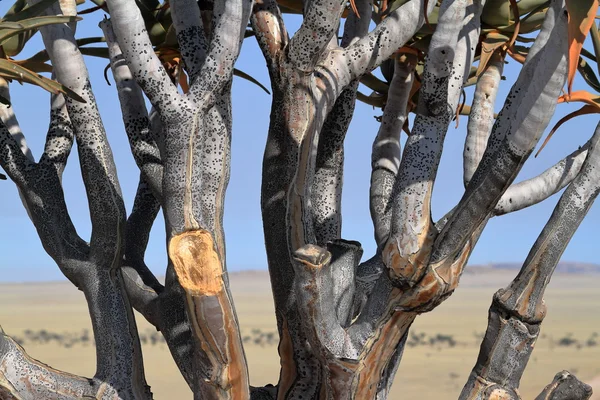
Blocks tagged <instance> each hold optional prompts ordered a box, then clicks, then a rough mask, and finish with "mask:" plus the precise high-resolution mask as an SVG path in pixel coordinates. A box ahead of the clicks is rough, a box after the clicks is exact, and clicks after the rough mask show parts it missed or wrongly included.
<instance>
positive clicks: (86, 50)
mask: <svg viewBox="0 0 600 400" xmlns="http://www.w3.org/2000/svg"><path fill="white" fill-rule="evenodd" d="M79 51H80V52H81V54H83V55H84V56H91V57H99V58H106V59H110V56H109V55H108V48H107V47H82V48H80V49H79Z"/></svg>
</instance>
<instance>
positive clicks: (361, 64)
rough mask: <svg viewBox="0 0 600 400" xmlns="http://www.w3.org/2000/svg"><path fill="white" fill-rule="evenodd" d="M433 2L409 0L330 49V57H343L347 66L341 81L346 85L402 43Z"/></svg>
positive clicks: (383, 59)
mask: <svg viewBox="0 0 600 400" xmlns="http://www.w3.org/2000/svg"><path fill="white" fill-rule="evenodd" d="M434 3H435V2H432V1H430V2H427V1H424V0H410V1H408V2H406V3H405V4H403V5H402V6H400V7H398V9H396V10H395V11H394V12H393V13H391V14H390V15H388V16H387V17H386V18H385V20H383V21H382V22H381V23H379V24H378V25H377V27H376V28H375V29H374V30H373V31H372V32H370V33H369V34H368V35H367V36H365V37H363V38H362V39H360V40H359V41H357V42H356V43H354V44H353V45H351V46H348V47H347V48H346V49H344V50H339V51H336V52H334V53H332V55H331V57H333V58H334V59H340V60H343V61H342V64H345V65H347V66H348V71H347V72H348V75H347V76H343V77H341V80H340V83H341V85H342V86H346V85H347V84H348V83H349V82H351V81H353V80H354V79H357V78H360V77H361V76H362V75H363V74H365V73H367V72H369V71H371V70H373V69H374V68H376V67H378V66H379V65H381V63H382V62H383V61H385V60H387V59H388V58H389V57H390V56H391V55H392V54H394V52H395V51H396V50H398V49H399V48H400V47H402V46H403V45H404V44H405V43H406V42H407V41H408V40H409V39H410V38H411V37H412V36H413V35H414V34H415V32H417V31H418V30H419V29H420V28H421V26H423V24H424V23H425V13H427V14H429V13H431V11H432V10H433V7H434V6H435V4H434ZM426 4H427V5H428V7H427V11H425V5H426Z"/></svg>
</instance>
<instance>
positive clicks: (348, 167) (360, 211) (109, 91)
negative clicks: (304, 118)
mask: <svg viewBox="0 0 600 400" xmlns="http://www.w3.org/2000/svg"><path fill="white" fill-rule="evenodd" d="M9 6H10V3H9V2H7V1H6V0H5V1H2V2H0V14H2V15H3V14H4V13H5V12H6V10H7V9H8V8H9ZM84 17H85V18H84V21H83V22H81V23H80V24H79V25H80V26H79V28H78V37H85V36H101V35H102V32H101V30H100V28H98V26H97V23H98V21H99V20H100V18H102V17H103V15H102V14H101V13H96V14H92V15H85V16H84ZM287 24H288V25H287V26H288V29H289V30H290V31H291V32H293V31H295V30H296V29H297V27H298V26H299V19H298V18H292V19H289V20H288V21H287ZM38 36H39V35H38ZM41 47H42V46H41V40H39V37H38V38H35V39H33V40H32V41H31V43H30V44H29V48H28V50H27V51H26V52H24V53H23V57H22V58H25V57H26V56H29V55H30V54H33V53H34V52H36V51H38V50H40V49H41ZM588 48H591V46H589V47H588ZM87 61H88V68H89V70H90V75H91V77H92V86H93V89H94V92H95V94H96V97H97V100H98V104H99V107H100V111H101V113H102V117H103V120H104V125H105V127H106V130H107V132H108V137H109V141H110V143H111V146H112V149H113V152H114V156H115V160H116V163H117V167H118V171H119V179H120V182H121V187H122V189H123V195H124V200H125V204H126V207H127V209H128V210H130V209H131V205H132V203H133V198H134V195H135V190H136V187H137V182H138V176H139V172H138V169H137V167H136V165H135V163H134V161H133V158H132V156H131V153H130V150H129V145H128V143H127V139H126V136H125V132H124V128H123V123H122V120H121V115H120V109H119V103H118V99H117V94H116V91H115V89H114V86H108V85H107V84H106V82H105V81H104V78H103V74H102V72H103V69H104V67H105V66H106V64H107V61H106V60H101V59H94V58H88V59H87ZM236 67H237V68H239V69H241V70H243V71H245V72H247V73H249V74H251V75H252V76H254V77H255V78H257V79H258V80H259V81H261V82H262V83H263V84H265V85H266V86H267V87H268V86H269V78H268V74H267V70H266V67H265V62H264V59H263V57H262V54H261V53H260V51H259V49H258V46H257V45H256V42H255V40H254V39H252V38H250V39H247V40H246V41H245V42H244V45H243V48H242V52H241V56H240V58H239V61H238V63H237V65H236ZM517 72H518V69H517V68H516V66H515V63H514V62H513V61H512V60H511V63H510V64H509V65H507V66H506V68H505V75H506V81H504V86H502V87H501V89H500V93H499V96H498V102H497V105H496V108H497V109H498V110H499V109H500V108H501V106H502V104H503V101H504V98H505V96H506V94H507V93H508V91H509V89H510V85H512V83H513V82H514V81H515V79H516V73H517ZM109 77H110V78H111V79H112V76H110V73H109ZM575 87H576V88H577V87H580V88H583V87H584V85H583V84H582V83H581V81H576V84H575ZM362 90H363V91H364V92H365V93H367V94H368V93H369V92H368V89H366V88H364V87H363V88H362ZM467 95H468V100H467V101H468V103H467V104H470V99H471V95H472V88H471V90H467ZM12 97H13V107H14V109H15V112H16V113H17V117H18V119H19V122H20V124H21V127H22V129H23V131H24V132H25V135H26V137H27V140H28V142H29V145H30V147H31V148H32V149H33V153H34V155H35V156H39V155H40V154H41V150H42V148H43V143H44V138H45V133H46V130H47V126H48V113H49V107H48V104H49V95H48V94H47V93H46V92H45V91H43V90H42V89H39V88H35V87H32V86H30V85H23V86H20V85H18V84H13V85H12ZM270 101H271V98H270V96H269V95H267V94H266V93H265V92H263V91H262V90H261V89H259V88H258V87H257V86H255V85H253V84H251V83H248V82H246V81H244V80H242V79H239V78H235V80H234V85H233V116H234V119H233V144H232V166H231V181H230V184H229V188H228V191H227V197H226V205H225V233H226V240H227V258H228V259H227V261H228V267H229V269H230V270H232V271H237V270H242V269H264V268H266V255H265V250H264V240H263V232H262V222H261V216H260V180H261V164H262V155H263V149H264V145H265V140H266V135H267V128H268V122H269V112H270ZM577 108H579V105H569V104H561V105H559V106H558V108H557V112H556V114H555V117H554V119H553V121H552V122H551V126H552V125H553V124H554V123H555V122H556V121H557V120H558V119H559V118H561V117H562V116H564V115H565V114H567V113H568V112H570V111H572V110H575V109H577ZM380 114H381V112H380V111H378V110H373V109H372V107H370V106H367V105H365V104H362V103H359V104H358V105H357V108H356V113H355V116H354V119H353V121H352V124H351V126H350V129H349V132H348V137H347V140H346V162H345V176H344V193H343V203H342V209H343V233H342V236H343V237H344V238H345V239H352V240H358V241H360V242H361V243H362V245H363V247H364V249H365V256H369V255H371V254H373V252H374V249H375V243H374V239H373V228H372V223H371V219H370V216H369V205H368V193H369V179H370V157H371V152H370V150H371V144H372V140H373V138H374V137H375V134H376V133H377V129H378V124H377V122H376V121H375V118H374V117H375V116H378V115H380ZM597 121H598V117H597V116H585V117H580V118H578V119H576V120H573V121H570V122H568V123H567V124H565V125H564V126H563V127H562V128H561V129H560V130H559V131H558V132H557V134H556V135H555V137H554V138H553V139H552V141H551V142H550V143H549V145H548V146H547V147H546V148H545V149H544V151H543V152H542V154H541V155H540V156H539V157H538V158H535V159H534V158H531V159H530V160H529V161H528V162H527V163H526V164H525V166H524V168H523V170H522V172H521V174H520V175H519V177H518V178H517V180H522V179H527V178H529V177H532V176H535V175H536V174H538V173H540V172H542V171H543V170H545V169H546V168H548V167H549V166H551V165H552V164H554V163H555V162H557V161H558V160H559V159H561V158H562V157H564V156H566V155H567V154H569V153H570V152H572V151H573V150H575V149H576V148H577V147H578V146H579V145H581V144H583V143H585V142H586V141H587V139H588V138H589V137H590V136H591V135H592V133H593V130H594V128H595V126H596V123H597ZM466 123H467V119H466V117H462V118H461V120H460V126H459V127H458V128H457V129H455V128H454V124H453V125H452V126H451V128H450V130H449V132H448V135H447V137H446V142H445V145H444V146H445V148H444V155H443V157H442V161H441V165H440V169H439V173H438V178H437V181H436V185H435V190H434V195H433V205H432V208H433V217H434V219H437V218H439V217H441V216H442V215H443V214H445V212H446V211H448V210H449V209H451V208H452V207H453V206H454V205H455V204H456V203H457V202H458V200H459V199H460V197H461V196H462V193H463V185H462V151H463V145H464V139H465V131H466ZM405 139H406V137H405V136H404V138H403V141H404V140H405ZM63 183H64V187H65V192H66V200H67V204H68V207H69V210H70V213H71V216H72V218H73V221H74V223H75V226H76V227H77V230H78V232H79V234H80V235H81V236H82V237H83V238H84V239H89V236H90V230H91V227H90V222H89V212H88V209H87V201H86V197H85V191H84V188H83V183H82V181H81V175H80V171H79V165H78V160H77V153H76V152H73V153H72V154H71V158H70V160H69V164H68V166H67V169H66V171H65V175H64V180H63ZM0 193H1V195H0V221H1V222H0V281H5V282H6V281H31V280H57V279H63V277H62V275H61V273H60V272H59V270H58V267H57V266H56V265H55V263H54V262H53V260H52V259H51V258H50V257H49V256H47V255H46V253H45V252H44V250H43V248H42V246H41V243H40V240H39V239H38V236H37V234H36V232H35V229H34V227H33V224H32V223H31V221H30V220H29V218H28V217H27V214H26V212H25V210H24V208H23V206H22V204H21V202H20V199H19V197H18V193H17V190H16V188H15V185H14V184H13V183H12V182H10V181H0ZM557 200H558V196H556V195H555V196H553V197H552V198H550V199H548V200H547V201H545V202H544V203H542V204H540V205H537V206H534V207H531V208H529V209H526V210H523V211H519V212H516V213H513V214H510V215H507V216H502V217H498V218H494V219H493V220H492V221H490V223H489V224H488V226H487V228H486V230H485V232H484V233H483V235H482V237H481V239H480V241H479V243H478V245H477V247H476V249H475V251H474V252H473V255H472V256H471V260H470V263H471V264H485V263H489V262H522V261H523V260H524V259H525V257H526V256H527V253H528V251H529V249H530V247H531V245H532V244H533V243H534V241H535V239H536V237H537V235H538V234H539V232H540V231H541V229H542V228H543V226H544V224H545V223H546V221H547V220H548V218H549V217H550V214H551V213H552V209H553V208H554V206H555V204H556V201H557ZM599 223H600V206H599V205H595V206H594V207H593V208H592V210H591V211H590V213H589V214H588V217H587V218H586V219H585V220H584V222H583V223H582V225H581V227H580V229H579V230H578V232H577V233H576V235H575V236H574V238H573V240H572V241H571V243H570V244H569V246H568V248H567V250H566V251H565V254H564V256H563V259H564V260H570V261H582V262H600V256H598V255H597V251H596V250H597V248H596V247H595V246H597V245H598V244H599V239H600V235H599V234H598V233H597V232H598V229H599V228H600V226H599ZM146 260H147V263H148V265H149V266H150V268H151V269H152V270H153V271H154V272H155V273H156V274H158V275H162V274H164V268H165V265H166V252H165V245H164V224H163V223H162V220H161V218H160V217H159V219H158V220H157V223H156V224H155V226H154V229H153V233H152V235H151V240H150V243H149V245H148V250H147V254H146Z"/></svg>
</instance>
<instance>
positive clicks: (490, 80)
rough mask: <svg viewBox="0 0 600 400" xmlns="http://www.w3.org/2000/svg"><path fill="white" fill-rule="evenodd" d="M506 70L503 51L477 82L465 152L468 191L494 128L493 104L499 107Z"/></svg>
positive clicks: (493, 58)
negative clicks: (503, 71) (501, 79)
mask: <svg viewBox="0 0 600 400" xmlns="http://www.w3.org/2000/svg"><path fill="white" fill-rule="evenodd" d="M503 69H504V56H503V54H502V53H501V52H500V51H496V52H494V54H492V56H491V58H490V61H489V64H488V66H487V68H486V69H485V71H484V72H483V73H482V74H481V75H480V76H479V78H477V86H476V87H475V94H474V95H473V105H472V106H471V112H470V114H469V123H468V124H467V139H466V140H465V149H464V152H463V159H464V162H463V180H464V182H465V187H467V185H468V184H469V182H470V181H471V178H472V177H473V174H474V173H475V170H476V169H477V167H478V166H479V163H480V162H481V158H482V157H483V153H484V152H485V148H486V146H487V142H488V138H489V137H490V133H491V131H492V127H493V125H494V104H495V103H496V95H497V94H498V88H499V87H500V78H501V77H502V70H503Z"/></svg>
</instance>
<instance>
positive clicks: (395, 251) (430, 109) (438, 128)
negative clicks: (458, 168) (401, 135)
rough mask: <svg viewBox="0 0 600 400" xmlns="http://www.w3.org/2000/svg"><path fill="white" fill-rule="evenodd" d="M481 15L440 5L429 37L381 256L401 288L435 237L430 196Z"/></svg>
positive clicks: (421, 268) (421, 266) (411, 281)
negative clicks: (472, 39)
mask: <svg viewBox="0 0 600 400" xmlns="http://www.w3.org/2000/svg"><path fill="white" fill-rule="evenodd" d="M480 12H481V7H477V8H476V9H475V8H474V7H470V8H469V11H467V1H454V2H452V1H448V0H446V1H444V2H442V5H441V8H440V17H439V20H438V25H437V28H436V30H435V32H434V34H433V36H432V38H431V44H430V47H429V52H428V56H427V57H428V58H427V61H426V64H425V70H424V72H423V85H422V87H421V89H420V92H419V94H420V95H419V104H418V107H417V111H416V113H417V116H416V118H415V122H414V128H413V131H412V134H411V136H410V137H409V138H408V140H407V142H406V148H405V149H404V154H403V156H402V161H401V163H400V170H399V172H398V175H397V177H396V181H395V183H394V188H393V191H392V198H391V205H390V206H389V207H391V208H392V213H391V215H392V219H391V224H390V235H389V238H388V240H387V242H386V244H385V245H384V248H383V255H382V256H383V262H384V264H385V265H386V267H387V268H388V270H389V271H388V272H389V274H390V277H392V279H393V280H394V281H395V282H396V284H398V285H400V286H408V287H412V286H414V285H415V284H416V283H417V282H418V281H420V280H421V278H422V277H423V274H424V273H425V268H426V266H427V262H428V260H429V256H430V252H431V247H432V245H433V241H434V238H435V235H436V234H437V232H436V231H435V229H434V226H433V223H432V221H431V211H430V209H431V194H432V192H433V184H434V182H435V178H436V174H437V167H438V164H439V161H440V157H441V154H442V148H443V141H444V137H445V134H446V131H447V130H448V126H449V124H450V121H451V120H452V118H453V116H454V114H455V110H456V107H457V106H458V101H459V97H460V93H461V91H462V84H464V81H465V80H466V78H467V76H466V75H464V72H465V69H466V68H465V65H469V66H470V65H471V63H472V60H473V57H474V53H475V51H474V46H475V44H474V43H469V41H468V40H466V39H465V38H466V37H469V34H470V32H471V31H472V30H475V31H478V29H479V25H478V23H479V15H480ZM454 82H460V83H461V84H456V83H454Z"/></svg>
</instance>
